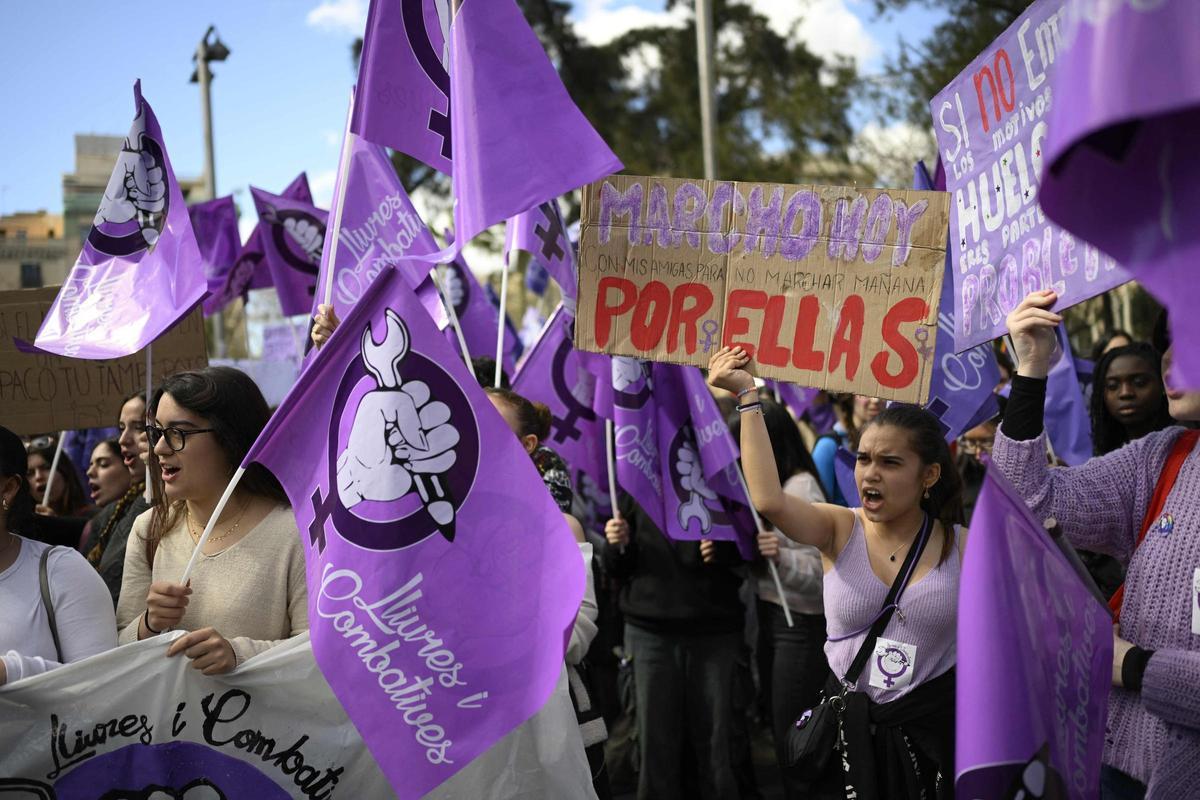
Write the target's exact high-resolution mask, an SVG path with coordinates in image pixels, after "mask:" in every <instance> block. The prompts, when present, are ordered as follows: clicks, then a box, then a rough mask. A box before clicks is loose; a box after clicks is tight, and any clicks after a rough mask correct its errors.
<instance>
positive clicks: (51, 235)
mask: <svg viewBox="0 0 1200 800" xmlns="http://www.w3.org/2000/svg"><path fill="white" fill-rule="evenodd" d="M46 238H47V239H53V238H54V228H51V229H50V230H48V231H46Z"/></svg>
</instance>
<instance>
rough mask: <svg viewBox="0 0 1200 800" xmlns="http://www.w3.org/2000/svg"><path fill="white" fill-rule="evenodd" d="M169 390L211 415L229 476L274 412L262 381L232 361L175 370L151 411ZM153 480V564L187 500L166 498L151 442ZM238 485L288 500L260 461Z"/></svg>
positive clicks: (149, 546)
mask: <svg viewBox="0 0 1200 800" xmlns="http://www.w3.org/2000/svg"><path fill="white" fill-rule="evenodd" d="M164 394H169V395H171V398H172V399H173V400H174V401H175V402H176V403H178V404H179V405H181V406H183V407H184V408H186V409H187V410H188V411H191V412H192V413H194V414H198V415H200V416H201V417H204V419H205V420H207V424H208V426H209V427H210V428H213V429H214V431H213V436H215V437H216V440H217V443H218V444H219V445H220V447H221V450H222V451H224V453H225V456H226V458H227V459H228V464H229V476H230V477H232V475H233V472H234V470H236V469H237V467H238V465H239V464H241V463H242V460H243V459H244V458H245V457H246V453H247V452H249V450H250V446H251V445H253V444H254V440H255V439H257V438H258V435H259V434H260V433H262V429H263V428H264V427H265V426H266V424H267V420H269V419H270V418H271V409H270V407H269V406H268V405H267V401H266V399H265V398H263V395H262V392H261V391H259V388H258V385H257V384H256V383H255V382H254V381H253V380H252V379H251V378H250V376H249V375H247V374H246V373H244V372H242V371H241V370H237V369H234V368H233V367H207V368H205V369H201V370H195V371H192V372H180V373H176V374H175V375H172V376H171V377H169V378H167V379H165V380H164V381H163V382H162V384H160V385H159V387H158V389H157V390H156V391H155V392H154V397H153V398H152V399H151V401H150V416H152V417H154V416H157V414H158V404H159V401H160V400H161V399H162V396H163V395H164ZM150 480H151V482H152V484H153V486H154V507H153V508H154V510H153V512H152V514H151V517H150V529H149V530H148V531H147V532H146V563H148V564H150V565H151V566H153V565H154V553H155V552H156V551H157V549H158V543H159V542H161V541H162V538H163V537H164V536H165V535H166V534H167V531H169V530H171V529H172V528H174V527H175V526H176V525H177V524H178V523H179V516H180V514H181V513H182V511H183V507H184V504H183V501H179V502H175V503H171V502H169V501H168V500H167V495H166V493H165V492H164V491H163V483H162V472H161V470H160V469H159V463H158V456H157V455H156V454H155V452H154V448H153V447H151V448H150ZM238 488H240V489H243V490H245V491H246V492H247V493H249V494H251V495H254V496H258V497H264V498H267V499H269V500H274V501H275V502H277V503H280V504H283V505H288V498H287V494H286V493H284V491H283V487H282V486H280V485H279V481H278V480H276V479H275V476H274V475H272V474H271V473H270V472H269V471H268V470H267V468H266V467H264V466H263V465H262V464H259V463H257V462H255V463H252V464H250V465H249V466H248V467H247V468H246V474H245V475H243V476H242V480H241V482H240V483H238Z"/></svg>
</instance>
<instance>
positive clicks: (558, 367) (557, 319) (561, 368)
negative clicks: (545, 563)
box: [512, 305, 612, 531]
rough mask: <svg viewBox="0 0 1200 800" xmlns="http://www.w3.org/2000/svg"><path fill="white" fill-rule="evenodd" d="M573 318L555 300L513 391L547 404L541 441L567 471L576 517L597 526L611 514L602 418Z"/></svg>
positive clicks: (523, 361) (519, 370)
mask: <svg viewBox="0 0 1200 800" xmlns="http://www.w3.org/2000/svg"><path fill="white" fill-rule="evenodd" d="M574 325H575V320H574V318H573V317H572V316H571V314H570V313H569V312H568V311H567V310H566V309H565V308H564V307H563V306H562V305H559V307H558V308H557V309H555V311H554V313H553V314H552V315H551V316H550V319H549V321H548V322H547V323H546V325H545V326H544V327H543V328H542V334H541V336H539V337H538V339H537V341H536V342H534V343H533V345H532V346H531V347H530V348H529V350H528V351H527V352H526V353H525V356H524V357H523V358H522V359H521V362H520V363H519V364H518V365H517V372H516V375H514V376H513V379H512V387H513V391H515V392H517V394H520V395H521V396H523V397H527V398H529V399H530V400H536V401H538V402H540V403H544V404H545V405H546V407H547V408H549V409H550V414H551V417H552V419H551V423H550V437H549V439H548V440H547V441H546V442H545V444H546V445H547V446H549V447H550V448H551V449H553V450H554V451H555V452H556V453H558V454H559V455H560V456H562V458H563V460H564V461H566V462H567V466H568V468H570V470H571V478H572V481H573V483H574V486H575V496H576V498H578V499H579V500H581V501H582V502H581V503H579V504H578V506H579V507H580V509H581V510H582V512H583V516H582V517H581V519H580V522H582V523H583V524H584V526H585V527H588V528H590V529H592V530H597V531H603V530H604V523H605V521H607V520H608V518H609V517H610V516H612V511H611V505H610V502H609V497H608V488H607V481H608V467H607V465H606V464H605V458H606V455H605V448H604V418H603V417H602V416H601V415H600V414H599V413H597V405H596V376H595V375H594V374H593V373H592V372H591V371H590V370H588V369H587V366H586V364H585V363H584V362H585V358H584V357H585V356H587V355H589V354H586V353H580V352H579V351H577V350H576V349H575V347H574V345H573V344H572V343H573V342H574Z"/></svg>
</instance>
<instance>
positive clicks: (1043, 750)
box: [955, 469, 1112, 800]
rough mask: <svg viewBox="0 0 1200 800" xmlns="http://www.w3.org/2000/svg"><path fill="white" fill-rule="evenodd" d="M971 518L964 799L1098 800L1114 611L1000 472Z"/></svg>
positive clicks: (963, 626)
mask: <svg viewBox="0 0 1200 800" xmlns="http://www.w3.org/2000/svg"><path fill="white" fill-rule="evenodd" d="M971 519H972V523H971V543H970V547H968V548H967V550H966V556H965V559H964V562H963V567H962V580H961V582H960V589H959V599H958V669H957V673H958V684H957V694H958V697H957V708H958V726H957V734H956V736H957V746H956V754H955V760H956V762H957V763H956V765H955V775H956V780H955V791H956V794H957V795H958V796H959V797H970V798H973V800H1001V798H1004V799H1005V800H1008V798H1019V797H1026V798H1033V797H1071V798H1078V799H1079V800H1082V798H1094V797H1097V796H1099V782H1100V759H1101V757H1102V755H1103V748H1104V727H1105V721H1106V720H1105V717H1106V713H1107V698H1108V691H1109V684H1110V683H1111V681H1112V619H1111V618H1110V617H1109V613H1108V609H1107V608H1105V607H1104V605H1103V604H1101V603H1100V602H1098V601H1097V600H1096V599H1095V598H1094V597H1093V596H1092V594H1091V593H1090V592H1089V591H1088V589H1087V588H1085V587H1084V585H1083V582H1082V581H1080V579H1079V577H1078V576H1077V575H1076V573H1075V571H1074V569H1073V568H1072V567H1071V565H1070V563H1069V562H1068V561H1067V559H1066V557H1065V556H1064V555H1063V553H1062V552H1061V551H1060V550H1059V549H1058V547H1056V546H1055V544H1054V542H1053V541H1052V540H1051V539H1050V537H1049V536H1047V535H1046V532H1045V531H1044V530H1043V529H1042V526H1041V525H1040V524H1039V523H1038V521H1037V520H1035V519H1034V518H1033V517H1032V516H1031V515H1030V513H1029V510H1028V509H1027V508H1026V506H1025V503H1024V502H1023V501H1022V500H1021V498H1020V497H1019V496H1018V495H1017V493H1016V491H1015V490H1014V489H1013V488H1012V486H1011V485H1010V484H1009V483H1008V482H1007V481H1006V480H1005V479H1004V477H1003V476H1002V475H1000V474H999V472H998V470H994V469H990V470H988V471H987V476H986V477H985V478H984V482H983V488H982V489H981V490H980V492H979V500H978V502H977V505H976V506H975V513H974V515H973V516H972V518H971ZM1034 762H1037V764H1038V765H1040V766H1031V765H1033V764H1034ZM1025 780H1037V781H1038V783H1037V784H1036V785H1034V784H1024V783H1023V781H1025ZM1021 789H1024V790H1025V791H1024V792H1021ZM1034 789H1036V791H1034Z"/></svg>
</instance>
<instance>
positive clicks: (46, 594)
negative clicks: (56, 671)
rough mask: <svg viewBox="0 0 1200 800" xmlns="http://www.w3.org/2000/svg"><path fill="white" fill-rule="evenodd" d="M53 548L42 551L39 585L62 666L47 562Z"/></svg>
mask: <svg viewBox="0 0 1200 800" xmlns="http://www.w3.org/2000/svg"><path fill="white" fill-rule="evenodd" d="M53 549H54V548H53V547H47V548H46V549H45V550H43V551H42V560H41V562H40V563H39V564H38V584H39V585H40V586H41V589H42V605H43V606H44V607H45V608H46V616H47V617H49V619H50V636H51V637H53V639H54V653H55V655H57V656H58V663H60V664H62V663H64V662H63V655H62V643H61V642H59V640H58V620H56V619H55V618H54V600H53V598H51V597H50V569H49V567H48V566H47V562H48V561H49V560H50V551H51V550H53Z"/></svg>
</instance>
